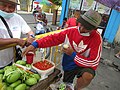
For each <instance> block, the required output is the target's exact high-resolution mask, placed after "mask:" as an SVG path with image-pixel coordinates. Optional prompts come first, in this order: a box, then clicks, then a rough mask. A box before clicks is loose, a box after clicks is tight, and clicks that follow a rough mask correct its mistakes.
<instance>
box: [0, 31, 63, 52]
mask: <svg viewBox="0 0 120 90" xmlns="http://www.w3.org/2000/svg"><path fill="white" fill-rule="evenodd" d="M63 30H64V29H62V30H56V31H52V32H48V33H45V34H40V35H37V36H35V39H40V38H42V37H45V36H48V35H51V34H54V33H59V32H61V31H63ZM25 39H26V38H24V40H25ZM16 45H17V44H10V45H5V46H3V47H0V50H3V49H6V48H10V47H14V46H16Z"/></svg>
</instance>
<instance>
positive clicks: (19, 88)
mask: <svg viewBox="0 0 120 90" xmlns="http://www.w3.org/2000/svg"><path fill="white" fill-rule="evenodd" d="M14 90H26V84H24V83H22V84H19V85H18V86H17V87H15V89H14Z"/></svg>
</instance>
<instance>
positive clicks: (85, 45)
mask: <svg viewBox="0 0 120 90" xmlns="http://www.w3.org/2000/svg"><path fill="white" fill-rule="evenodd" d="M66 40H67V41H68V42H69V44H70V46H71V47H72V48H73V50H74V51H75V52H76V53H77V54H76V56H75V58H74V62H75V63H76V64H77V65H78V66H80V67H89V68H92V69H94V70H96V68H97V66H98V64H99V60H100V56H101V51H102V38H101V35H100V34H99V33H98V32H97V30H93V31H92V32H91V33H90V35H89V36H83V35H81V34H80V32H79V30H78V27H77V26H76V27H70V28H67V29H66V30H64V31H61V32H60V33H55V34H53V35H49V36H47V37H43V38H41V39H39V40H36V42H37V43H38V47H39V48H46V47H51V46H57V45H59V44H62V43H64V41H66Z"/></svg>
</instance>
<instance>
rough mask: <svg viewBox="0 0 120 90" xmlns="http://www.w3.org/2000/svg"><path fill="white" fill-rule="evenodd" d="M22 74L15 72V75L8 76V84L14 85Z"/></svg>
mask: <svg viewBox="0 0 120 90" xmlns="http://www.w3.org/2000/svg"><path fill="white" fill-rule="evenodd" d="M20 76H21V74H20V72H18V71H14V72H13V73H11V74H10V75H8V76H7V79H6V81H7V82H8V83H14V82H15V81H17V80H18V79H19V78H20Z"/></svg>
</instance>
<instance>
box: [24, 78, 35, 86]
mask: <svg viewBox="0 0 120 90" xmlns="http://www.w3.org/2000/svg"><path fill="white" fill-rule="evenodd" d="M25 83H26V84H27V85H30V86H31V85H34V84H36V83H37V79H36V78H29V79H27V80H26V81H25Z"/></svg>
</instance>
